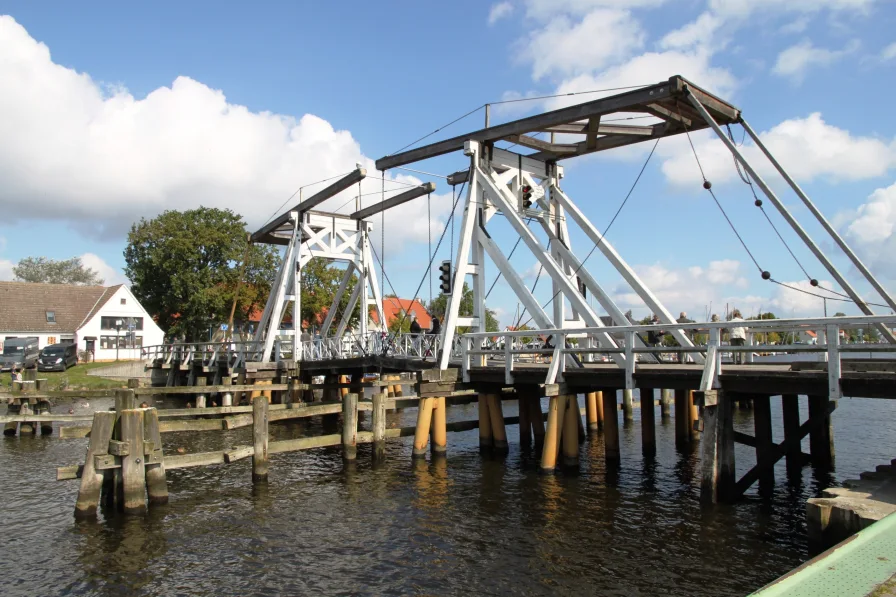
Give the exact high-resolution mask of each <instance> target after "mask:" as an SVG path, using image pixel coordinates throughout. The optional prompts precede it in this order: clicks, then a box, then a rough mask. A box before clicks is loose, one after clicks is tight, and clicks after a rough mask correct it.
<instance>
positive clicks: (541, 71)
mask: <svg viewBox="0 0 896 597" xmlns="http://www.w3.org/2000/svg"><path fill="white" fill-rule="evenodd" d="M643 43H644V32H643V31H642V29H641V25H640V23H638V21H636V20H635V19H634V18H632V16H631V14H630V13H629V12H628V11H624V10H609V9H608V10H595V11H593V12H590V13H588V14H587V15H585V16H584V18H583V19H582V20H581V21H573V20H572V19H570V18H569V17H567V16H565V15H561V16H558V17H555V18H553V19H551V20H550V21H549V22H548V23H547V24H546V25H545V26H544V27H542V28H540V29H538V30H537V31H535V32H534V33H532V34H531V35H528V36H526V38H525V42H524V43H522V44H521V48H522V50H523V51H522V53H521V57H522V59H523V60H526V61H529V62H531V63H532V78H533V79H535V80H536V81H537V80H539V79H541V78H542V77H544V76H545V75H548V74H550V75H560V76H568V75H577V74H580V73H583V72H590V71H592V70H595V69H599V68H602V67H603V66H605V65H606V64H608V63H609V62H611V61H616V60H619V59H622V58H625V57H627V56H629V55H630V54H631V53H632V51H634V50H636V49H638V48H640V47H641V46H642V45H643Z"/></svg>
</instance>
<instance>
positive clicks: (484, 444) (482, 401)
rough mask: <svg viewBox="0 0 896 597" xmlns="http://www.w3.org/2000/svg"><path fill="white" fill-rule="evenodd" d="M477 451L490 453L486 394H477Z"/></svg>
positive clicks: (492, 443)
mask: <svg viewBox="0 0 896 597" xmlns="http://www.w3.org/2000/svg"><path fill="white" fill-rule="evenodd" d="M478 403H479V451H480V452H490V451H491V449H492V446H493V445H494V442H493V441H492V421H491V417H490V416H489V414H488V394H479V400H478Z"/></svg>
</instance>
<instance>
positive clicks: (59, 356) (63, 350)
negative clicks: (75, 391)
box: [37, 342, 78, 371]
mask: <svg viewBox="0 0 896 597" xmlns="http://www.w3.org/2000/svg"><path fill="white" fill-rule="evenodd" d="M77 364H78V345H77V344H75V343H74V342H71V343H69V344H51V345H49V346H44V349H43V350H42V351H40V358H38V359H37V370H38V371H65V370H66V369H68V368H69V367H74V366H75V365H77Z"/></svg>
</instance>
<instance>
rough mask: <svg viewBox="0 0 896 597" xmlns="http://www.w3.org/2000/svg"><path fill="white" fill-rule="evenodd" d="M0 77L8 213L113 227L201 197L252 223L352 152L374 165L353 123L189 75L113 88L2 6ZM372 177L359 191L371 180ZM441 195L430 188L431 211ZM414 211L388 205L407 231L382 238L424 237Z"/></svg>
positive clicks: (354, 159) (113, 233)
mask: <svg viewBox="0 0 896 597" xmlns="http://www.w3.org/2000/svg"><path fill="white" fill-rule="evenodd" d="M0 80H2V81H3V82H4V92H3V93H2V94H0V113H2V114H3V118H0V138H2V139H3V143H0V179H2V180H3V185H2V187H0V211H2V213H4V215H5V217H7V218H9V217H13V218H23V219H24V218H41V219H45V218H47V217H51V218H59V219H63V220H67V221H69V222H70V223H71V224H72V225H73V226H74V227H75V228H76V229H79V230H81V231H83V232H85V233H87V234H92V235H102V236H106V237H111V238H117V237H120V236H121V235H122V234H123V233H124V231H125V230H126V229H127V227H128V226H129V225H130V224H131V223H132V222H133V221H134V220H136V219H139V217H141V216H145V217H153V216H155V215H157V214H158V213H160V212H161V211H163V210H166V209H178V210H184V209H190V208H195V207H198V206H200V205H203V206H207V207H218V208H229V209H232V210H233V211H235V212H237V213H240V214H242V215H243V216H244V218H245V219H246V221H247V222H248V224H249V226H250V227H252V228H255V227H257V226H259V225H261V224H262V223H263V222H264V221H265V220H266V219H267V218H268V216H270V215H271V213H272V212H273V211H274V210H275V209H277V207H278V206H279V205H281V204H282V203H283V201H284V199H286V198H287V197H289V196H290V195H291V194H292V193H293V192H294V191H295V190H296V188H298V187H299V186H301V185H304V184H308V183H311V182H313V181H316V180H320V179H322V178H327V177H330V176H334V175H336V174H340V173H343V172H347V171H350V170H352V169H354V167H355V164H356V163H361V164H363V165H364V166H365V167H367V168H368V170H369V171H374V166H373V162H372V160H370V159H369V158H367V157H365V156H364V155H363V154H362V153H361V150H360V147H359V146H358V143H357V141H356V140H355V139H354V138H353V137H352V135H351V133H350V132H348V131H340V130H336V129H335V128H334V127H333V126H332V125H331V124H330V123H329V122H327V121H326V120H323V119H322V118H319V117H318V116H314V115H312V114H306V115H304V116H302V117H300V118H294V117H292V116H288V115H280V114H273V113H270V112H252V111H250V110H249V109H247V108H246V107H245V106H239V105H235V104H231V103H228V102H227V99H226V97H225V95H224V93H223V92H222V91H219V90H215V89H211V88H209V87H207V86H206V85H204V84H202V83H200V82H198V81H195V80H193V79H191V78H189V77H178V78H177V79H176V80H175V81H174V82H173V84H172V85H171V86H170V87H161V88H158V89H155V90H153V91H151V92H150V93H149V94H147V95H146V97H144V98H142V99H141V98H137V97H134V96H133V95H131V94H130V93H129V92H128V91H127V90H126V89H124V88H116V89H113V90H111V91H110V90H108V89H106V88H104V87H103V86H101V85H100V84H98V83H97V82H95V81H93V80H92V79H91V78H90V76H89V75H87V74H84V73H78V72H76V71H74V70H72V69H70V68H66V67H63V66H61V65H59V64H56V63H54V62H53V61H52V59H51V56H50V51H49V49H48V48H47V47H46V46H45V45H44V44H42V43H39V42H37V41H35V40H34V39H33V38H32V37H31V36H30V35H29V34H28V32H27V31H26V30H25V29H24V28H23V27H22V26H21V25H19V24H18V23H17V22H16V21H15V20H14V19H12V18H11V17H8V16H0ZM369 181H370V182H369V183H367V184H364V185H363V186H362V188H363V189H364V192H370V191H373V190H375V189H378V188H379V186H380V185H379V181H373V180H372V179H369ZM389 181H390V179H387V182H389ZM393 186H394V185H393ZM318 188H320V187H318ZM354 193H355V189H351V190H350V191H347V192H346V193H344V194H343V196H341V197H339V198H337V199H334V200H332V201H331V203H330V204H331V206H333V207H335V206H338V205H339V204H341V203H342V202H344V201H345V200H346V199H347V198H348V197H350V196H351V195H352V194H354ZM440 199H441V198H440ZM296 202H297V201H296ZM446 203H447V202H446V201H441V200H440V201H436V198H435V197H434V198H433V207H434V213H435V214H436V215H437V216H443V215H444V214H445V213H446V212H447V211H448V209H449V206H448V205H447V204H446ZM421 204H422V205H423V207H422V212H421V207H420V205H421ZM421 213H425V200H417V201H416V202H414V203H412V204H410V205H408V206H405V207H404V208H402V209H397V210H391V211H390V212H389V213H388V214H387V216H386V221H387V226H388V224H389V223H390V222H391V223H392V224H393V227H392V229H393V230H398V229H399V228H398V227H399V226H401V229H402V231H403V232H404V234H393V235H391V236H390V238H389V239H388V242H389V243H392V244H393V246H396V247H399V246H401V244H402V243H403V242H404V241H405V240H407V239H419V238H420V237H421V236H422V238H425V237H426V221H425V220H421V219H420V215H421ZM408 218H413V219H408Z"/></svg>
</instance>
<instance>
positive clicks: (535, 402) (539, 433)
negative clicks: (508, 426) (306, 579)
mask: <svg viewBox="0 0 896 597" xmlns="http://www.w3.org/2000/svg"><path fill="white" fill-rule="evenodd" d="M529 424H530V425H531V426H532V435H533V437H534V439H535V449H536V450H537V449H538V448H539V447H540V446H543V445H544V413H543V412H542V411H541V396H538V395H535V396H530V397H529Z"/></svg>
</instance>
